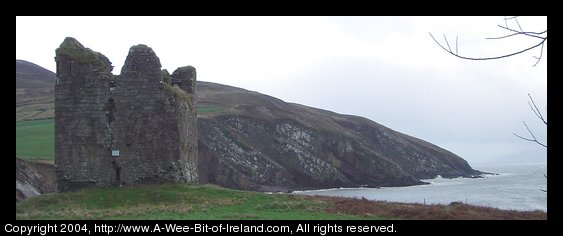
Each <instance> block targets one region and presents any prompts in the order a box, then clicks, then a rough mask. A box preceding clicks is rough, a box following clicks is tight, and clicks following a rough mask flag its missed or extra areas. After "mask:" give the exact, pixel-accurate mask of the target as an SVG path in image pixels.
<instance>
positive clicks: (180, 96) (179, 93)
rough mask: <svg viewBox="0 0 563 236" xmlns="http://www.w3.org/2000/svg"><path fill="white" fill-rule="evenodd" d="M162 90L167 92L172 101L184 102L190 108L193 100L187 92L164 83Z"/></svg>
mask: <svg viewBox="0 0 563 236" xmlns="http://www.w3.org/2000/svg"><path fill="white" fill-rule="evenodd" d="M164 88H165V89H166V91H168V93H170V94H172V95H173V96H174V99H176V100H180V101H185V102H187V103H188V105H189V106H191V104H192V99H193V98H192V95H191V94H189V93H188V92H186V91H185V90H183V89H181V88H180V87H178V86H174V85H170V84H166V83H165V84H164Z"/></svg>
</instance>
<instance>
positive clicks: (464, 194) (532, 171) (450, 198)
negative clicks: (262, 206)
mask: <svg viewBox="0 0 563 236" xmlns="http://www.w3.org/2000/svg"><path fill="white" fill-rule="evenodd" d="M471 166H472V167H473V169H476V170H479V171H483V172H489V173H494V174H496V175H484V176H483V178H453V179H445V178H442V177H440V176H438V177H437V178H435V179H424V180H422V181H424V182H428V183H429V184H427V185H416V186H407V187H382V188H336V189H321V190H310V191H295V192H294V194H301V195H324V196H339V197H352V198H366V199H368V200H381V201H389V202H406V203H421V204H445V205H447V204H450V203H452V202H462V203H467V204H471V205H477V206H487V207H494V208H499V209H504V210H520V211H533V210H541V211H544V212H547V193H546V192H543V191H542V190H541V189H543V190H545V189H547V179H546V178H545V177H544V174H545V175H547V163H545V162H528V163H486V164H485V163H477V164H471Z"/></svg>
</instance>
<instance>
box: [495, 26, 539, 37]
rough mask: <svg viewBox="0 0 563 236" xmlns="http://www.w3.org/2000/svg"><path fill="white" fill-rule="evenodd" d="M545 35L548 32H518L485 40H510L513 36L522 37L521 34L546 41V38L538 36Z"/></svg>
mask: <svg viewBox="0 0 563 236" xmlns="http://www.w3.org/2000/svg"><path fill="white" fill-rule="evenodd" d="M498 27H501V28H503V29H508V28H505V27H504V26H501V25H499V26H498ZM508 30H510V31H512V30H511V29H508ZM545 33H547V30H545V31H543V32H518V31H516V32H515V33H512V34H508V35H505V36H499V37H489V38H485V39H504V38H509V37H512V36H515V35H520V34H523V35H526V36H530V37H534V38H539V39H544V38H546V37H542V36H538V35H542V34H545Z"/></svg>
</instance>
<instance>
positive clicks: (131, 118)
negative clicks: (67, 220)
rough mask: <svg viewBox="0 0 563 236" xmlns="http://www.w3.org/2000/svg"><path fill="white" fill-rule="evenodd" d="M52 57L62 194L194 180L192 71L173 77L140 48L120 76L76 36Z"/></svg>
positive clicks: (131, 52) (178, 72)
mask: <svg viewBox="0 0 563 236" xmlns="http://www.w3.org/2000/svg"><path fill="white" fill-rule="evenodd" d="M55 60H56V62H57V78H56V85H55V168H56V178H57V185H58V189H59V191H69V190H74V189H79V188H83V187H94V186H113V185H131V184H139V183H162V182H197V176H198V173H197V153H198V150H197V120H196V108H195V95H196V71H195V68H194V67H191V66H187V67H181V68H178V69H177V70H176V71H174V73H172V75H170V74H169V73H168V72H167V71H166V70H161V64H160V60H159V58H158V57H157V56H156V54H155V53H154V52H153V50H152V49H151V48H150V47H147V46H146V45H137V46H133V47H131V49H130V50H129V55H128V56H127V59H126V61H125V64H124V66H123V68H122V69H121V75H118V76H116V75H113V74H112V73H111V71H112V68H113V66H112V65H111V62H110V61H109V60H108V58H107V57H105V56H104V55H102V54H101V53H99V52H95V51H92V50H91V49H89V48H85V47H84V46H82V44H80V43H79V42H78V41H77V40H76V39H74V38H66V39H65V40H64V42H63V43H62V44H61V45H60V47H59V48H58V49H57V50H56V57H55Z"/></svg>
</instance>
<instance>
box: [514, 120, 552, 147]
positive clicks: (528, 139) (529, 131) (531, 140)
mask: <svg viewBox="0 0 563 236" xmlns="http://www.w3.org/2000/svg"><path fill="white" fill-rule="evenodd" d="M522 123H524V126H526V129H527V130H528V133H530V135H532V138H533V139H531V138H524V137H522V136H520V135H517V134H515V133H512V134H514V136H516V137H518V138H521V139H523V140H526V141H530V142H535V143H537V144H539V145H541V146H543V147H545V148H547V145H545V144H543V143H541V142H539V141H538V139H536V136H534V133H532V131H531V130H530V128H528V125H527V124H526V122H524V121H522Z"/></svg>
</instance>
